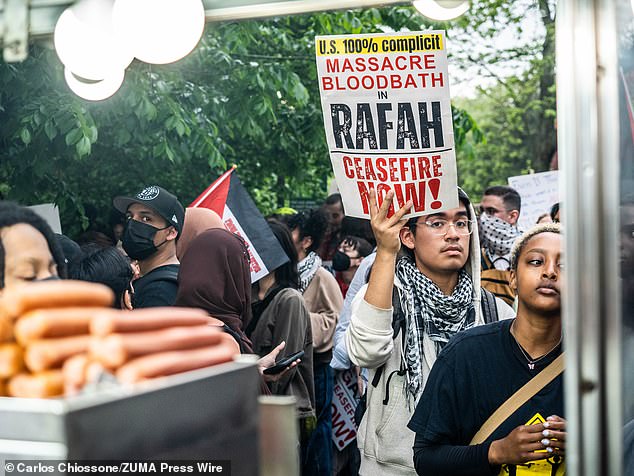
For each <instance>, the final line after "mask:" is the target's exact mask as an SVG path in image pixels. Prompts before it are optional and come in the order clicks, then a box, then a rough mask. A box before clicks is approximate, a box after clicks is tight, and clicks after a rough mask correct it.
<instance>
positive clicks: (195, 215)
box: [176, 208, 225, 261]
mask: <svg viewBox="0 0 634 476" xmlns="http://www.w3.org/2000/svg"><path fill="white" fill-rule="evenodd" d="M224 227H225V225H224V223H223V222H222V218H220V216H218V214H217V213H216V212H214V211H213V210H210V209H209V208H187V209H186V210H185V222H184V224H183V231H182V232H181V236H180V238H179V239H178V241H177V242H176V256H177V257H178V260H179V261H182V259H183V256H184V255H185V252H186V251H187V248H189V245H190V244H191V242H192V241H193V240H194V238H196V237H197V236H198V235H200V234H201V233H202V232H203V231H205V230H210V229H212V228H224Z"/></svg>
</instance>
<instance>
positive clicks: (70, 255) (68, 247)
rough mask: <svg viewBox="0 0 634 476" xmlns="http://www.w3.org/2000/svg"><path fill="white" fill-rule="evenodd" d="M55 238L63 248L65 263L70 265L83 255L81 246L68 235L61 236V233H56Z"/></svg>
mask: <svg viewBox="0 0 634 476" xmlns="http://www.w3.org/2000/svg"><path fill="white" fill-rule="evenodd" d="M55 238H57V242H58V243H59V246H60V247H61V248H62V253H64V262H65V263H67V264H68V263H69V262H70V261H72V260H74V259H75V257H77V256H79V254H80V253H81V248H80V247H79V245H78V244H77V243H76V242H74V241H73V240H71V239H70V238H69V237H67V236H66V235H61V234H59V233H55Z"/></svg>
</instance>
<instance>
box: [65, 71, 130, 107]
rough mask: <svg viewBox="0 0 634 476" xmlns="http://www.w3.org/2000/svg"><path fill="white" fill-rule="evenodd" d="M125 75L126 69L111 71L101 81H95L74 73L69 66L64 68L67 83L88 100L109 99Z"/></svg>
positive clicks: (72, 89) (78, 94)
mask: <svg viewBox="0 0 634 476" xmlns="http://www.w3.org/2000/svg"><path fill="white" fill-rule="evenodd" d="M124 77H125V70H123V69H121V70H119V71H115V72H111V73H110V76H108V77H106V78H105V79H102V80H100V81H93V80H89V79H87V78H81V77H80V76H78V75H76V74H74V73H73V72H72V71H71V70H70V69H69V68H65V69H64V78H65V79H66V84H68V87H69V88H70V89H71V91H73V92H74V93H75V94H77V96H79V97H81V98H84V99H87V100H88V101H101V100H103V99H107V98H109V97H110V96H112V95H113V94H114V93H116V92H117V91H118V90H119V88H120V87H121V84H123V78H124Z"/></svg>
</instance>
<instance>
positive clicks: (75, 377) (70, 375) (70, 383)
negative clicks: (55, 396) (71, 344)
mask: <svg viewBox="0 0 634 476" xmlns="http://www.w3.org/2000/svg"><path fill="white" fill-rule="evenodd" d="M89 362H90V361H89V360H88V354H77V355H74V356H72V357H70V358H68V359H66V361H65V362H64V366H63V367H62V375H63V376H64V395H75V394H77V393H79V391H80V390H81V389H82V387H83V386H84V385H85V383H86V370H87V368H88V364H89Z"/></svg>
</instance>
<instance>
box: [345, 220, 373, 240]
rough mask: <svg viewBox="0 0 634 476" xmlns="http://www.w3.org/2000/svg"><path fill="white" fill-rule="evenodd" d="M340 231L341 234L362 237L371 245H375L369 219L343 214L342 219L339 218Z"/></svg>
mask: <svg viewBox="0 0 634 476" xmlns="http://www.w3.org/2000/svg"><path fill="white" fill-rule="evenodd" d="M340 233H341V236H356V237H359V238H363V239H364V240H366V241H367V242H368V243H370V244H371V245H372V247H374V246H376V239H375V238H374V233H373V232H372V225H370V220H366V219H364V218H357V217H349V216H345V217H343V220H341V232H340Z"/></svg>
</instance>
